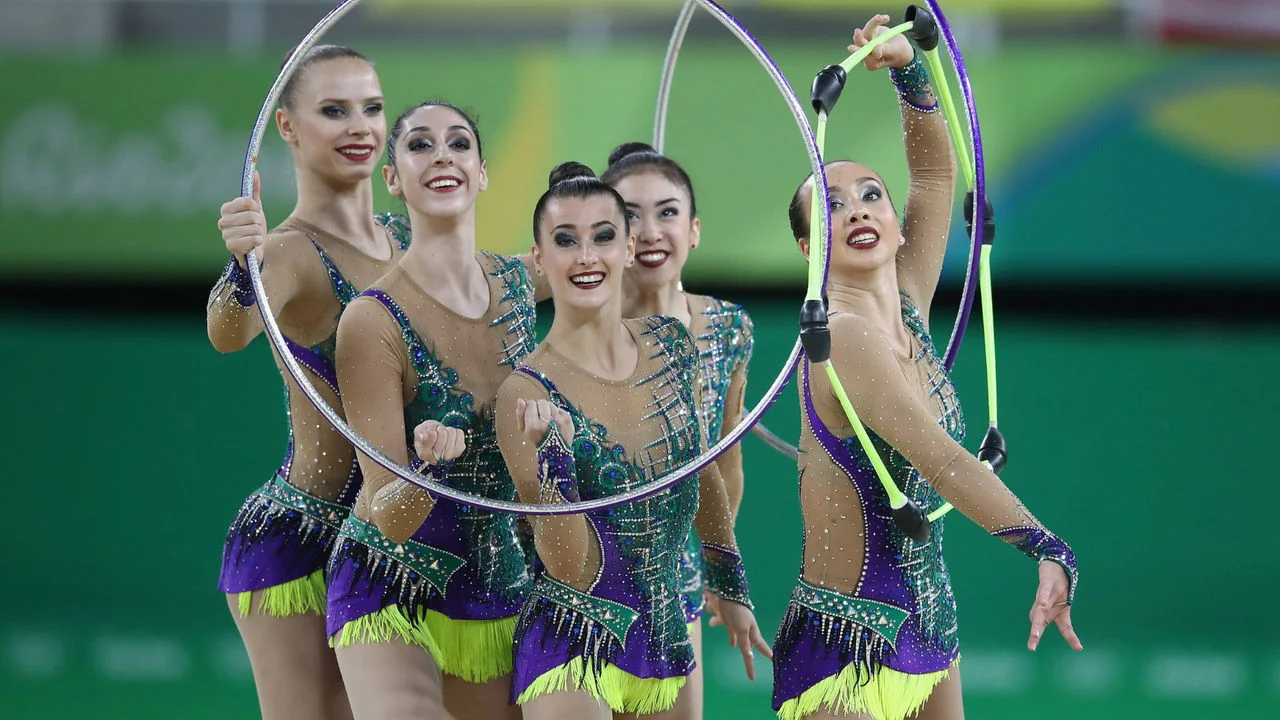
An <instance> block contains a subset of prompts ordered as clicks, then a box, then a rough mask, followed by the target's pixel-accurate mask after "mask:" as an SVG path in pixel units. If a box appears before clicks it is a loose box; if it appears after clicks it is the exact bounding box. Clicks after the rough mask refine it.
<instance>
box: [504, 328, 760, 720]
mask: <svg viewBox="0 0 1280 720" xmlns="http://www.w3.org/2000/svg"><path fill="white" fill-rule="evenodd" d="M625 325H626V327H627V329H628V331H629V332H630V334H631V336H632V337H633V338H634V340H635V342H636V345H637V349H638V354H639V360H638V363H637V366H636V368H635V370H634V372H633V373H632V374H631V376H630V377H629V378H627V379H625V380H621V381H609V380H605V379H602V378H599V377H596V376H594V375H591V374H590V373H588V372H586V371H585V370H583V369H582V368H581V367H579V366H578V365H576V364H575V363H574V362H573V361H571V360H569V359H568V358H567V357H566V356H565V355H564V354H562V353H561V352H560V351H559V350H558V349H557V348H555V347H554V346H553V345H552V344H550V343H548V342H544V343H543V344H542V345H541V346H540V347H539V348H538V350H537V351H535V352H534V353H533V354H532V355H531V356H529V358H527V359H526V361H525V363H524V365H523V366H522V367H521V368H520V369H519V370H518V371H517V372H515V373H513V374H512V375H511V377H510V378H508V379H507V381H506V382H505V383H503V386H502V390H501V391H500V393H499V400H498V413H499V414H498V431H499V443H500V445H501V447H502V451H503V456H504V457H505V458H506V459H507V463H508V465H509V466H510V467H511V468H512V474H513V476H515V477H516V479H517V486H518V487H519V488H521V498H522V499H523V500H525V501H526V502H564V501H565V500H572V499H576V498H581V499H590V498H598V497H604V496H609V495H614V494H617V493H618V492H622V491H625V490H627V489H630V488H634V487H637V486H639V485H641V484H643V483H646V482H649V481H650V480H653V479H655V478H657V477H660V476H663V475H665V474H667V473H668V472H670V471H672V470H674V469H676V468H678V467H680V466H681V465H683V464H685V463H686V462H687V461H689V460H691V459H692V458H694V457H696V456H697V455H698V454H699V453H700V451H701V448H702V443H703V438H704V435H703V433H704V432H705V431H704V430H703V429H702V428H701V427H700V424H699V419H698V413H697V408H698V404H697V392H698V388H697V383H698V380H697V354H696V349H695V347H694V345H693V343H692V339H691V337H690V336H689V333H688V331H687V330H686V329H685V328H684V326H683V325H682V324H681V323H680V322H679V321H678V320H675V319H673V318H665V317H653V318H645V319H640V320H627V321H625ZM520 399H525V400H539V399H550V400H551V401H552V402H553V403H555V404H556V405H558V406H559V407H561V408H562V409H564V410H566V411H567V412H568V413H569V415H570V416H571V417H572V419H573V426H574V437H573V439H572V447H571V448H570V447H568V446H566V445H565V442H564V439H563V437H562V436H561V435H560V433H559V432H558V431H554V430H553V431H549V432H548V433H547V435H546V438H545V439H544V440H543V441H542V442H541V443H539V444H538V445H537V447H534V445H533V444H532V443H530V442H527V441H526V440H525V438H524V436H523V434H522V433H521V432H520V431H519V429H518V426H517V422H516V419H515V417H516V412H517V411H516V407H517V401H518V400H520ZM704 472H705V474H706V476H707V481H705V482H702V481H700V480H699V479H696V478H689V479H687V480H685V481H683V482H681V483H678V484H677V485H675V486H674V487H672V488H670V489H668V490H666V491H664V492H661V493H658V494H656V495H654V496H651V497H649V498H645V499H642V500H637V501H634V502H631V503H627V504H625V505H622V506H618V507H615V508H612V509H609V510H604V511H593V512H589V513H586V514H585V515H580V516H571V517H573V518H585V521H586V527H587V528H588V531H587V536H588V537H590V538H592V539H591V540H589V541H588V549H587V557H586V558H583V557H581V556H574V551H573V550H570V549H566V545H565V541H564V540H563V539H562V538H563V537H564V536H562V535H560V534H558V533H559V532H560V531H559V530H558V529H557V527H555V524H556V523H558V522H559V521H558V520H547V519H544V518H542V517H538V518H535V519H534V523H535V525H534V529H535V535H536V536H537V542H538V552H539V555H540V556H541V557H542V559H543V560H544V562H545V563H546V566H547V569H546V571H545V572H544V573H543V574H541V575H540V576H539V577H538V579H537V580H536V583H535V586H534V590H533V594H532V596H531V598H530V599H529V601H528V603H527V604H526V605H525V607H524V610H523V611H522V613H521V615H520V623H519V625H518V627H517V630H516V657H515V676H514V681H513V688H512V692H513V695H514V696H515V699H516V702H517V703H524V702H528V701H529V700H531V699H533V698H535V697H538V696H541V695H544V694H547V693H551V692H555V691H557V690H562V689H566V688H571V687H578V688H581V689H582V690H584V691H586V692H588V693H591V694H592V695H593V696H595V697H596V698H598V699H599V700H601V701H602V702H604V703H606V704H607V705H609V706H610V707H611V708H612V709H613V710H614V711H615V712H636V713H640V714H647V713H654V712H659V711H661V710H664V709H667V708H669V707H671V706H672V705H673V704H674V703H675V701H676V697H677V695H678V693H679V690H680V688H681V687H682V686H683V684H684V679H685V676H686V675H688V673H689V672H690V671H691V670H692V666H693V649H692V646H691V644H690V642H689V636H688V629H687V626H686V624H685V619H684V613H683V609H682V603H681V598H680V577H679V559H680V553H681V550H682V549H683V546H684V544H685V540H686V538H687V537H688V535H689V531H690V527H691V525H693V524H695V523H696V525H697V527H698V529H699V532H700V534H701V536H702V541H703V546H702V549H703V551H704V553H706V554H707V556H708V558H709V569H708V573H707V584H708V587H709V588H710V589H711V590H712V591H713V592H715V593H716V594H717V595H720V596H721V597H724V598H727V599H730V600H736V601H739V602H743V603H744V604H745V603H748V599H747V587H746V576H745V571H744V570H743V567H742V562H741V558H740V557H739V556H738V554H737V550H736V544H735V542H734V539H733V532H732V527H731V524H732V520H731V518H730V517H729V510H728V502H727V498H726V495H725V493H724V488H723V483H722V482H721V481H720V480H719V478H718V477H714V476H715V475H718V472H719V471H718V469H716V468H715V466H714V465H711V466H709V468H708V469H707V470H706V471H704ZM534 488H536V489H534ZM695 513H696V516H695ZM557 567H558V568H569V567H572V568H574V569H575V570H576V571H577V572H579V573H580V574H581V577H573V578H570V577H563V576H559V577H558V576H557V572H561V573H562V572H563V571H556V570H555V568H557ZM584 567H585V568H586V570H585V571H584V570H582V568H584Z"/></svg>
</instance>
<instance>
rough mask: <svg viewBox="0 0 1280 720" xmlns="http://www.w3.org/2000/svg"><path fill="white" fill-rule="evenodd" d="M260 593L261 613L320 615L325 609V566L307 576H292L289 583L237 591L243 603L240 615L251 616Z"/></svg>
mask: <svg viewBox="0 0 1280 720" xmlns="http://www.w3.org/2000/svg"><path fill="white" fill-rule="evenodd" d="M254 593H258V596H259V597H260V598H261V602H259V603H258V614H260V615H270V616H271V617H292V616H294V615H319V616H320V617H324V613H325V606H326V601H325V585H324V570H317V571H315V572H313V573H311V574H310V575H308V576H306V577H300V578H298V579H297V580H290V581H289V582H287V583H281V584H279V585H272V586H271V587H269V588H263V589H261V590H251V591H249V592H242V593H236V602H237V603H239V606H240V608H239V609H240V617H249V613H250V612H251V611H252V610H253V594H254Z"/></svg>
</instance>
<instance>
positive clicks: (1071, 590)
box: [992, 527, 1080, 604]
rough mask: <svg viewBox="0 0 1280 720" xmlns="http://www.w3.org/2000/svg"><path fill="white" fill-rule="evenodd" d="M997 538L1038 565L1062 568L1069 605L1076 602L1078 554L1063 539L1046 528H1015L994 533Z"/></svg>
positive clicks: (1078, 578) (1078, 576)
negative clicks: (1052, 565) (1048, 564)
mask: <svg viewBox="0 0 1280 720" xmlns="http://www.w3.org/2000/svg"><path fill="white" fill-rule="evenodd" d="M992 534H993V535H995V536H996V537H998V538H1000V539H1001V540H1004V541H1005V542H1007V543H1009V544H1010V545H1013V546H1014V547H1015V548H1017V549H1018V550H1020V551H1021V552H1022V554H1024V555H1026V556H1027V557H1029V558H1031V559H1032V560H1035V561H1036V562H1037V563H1046V562H1052V563H1055V564H1057V565H1058V566H1059V567H1061V568H1062V570H1063V572H1065V573H1066V575H1067V584H1068V586H1069V587H1068V588H1067V604H1071V603H1072V602H1074V601H1075V597H1076V586H1077V585H1078V584H1079V581H1080V573H1079V571H1078V570H1077V568H1076V554H1075V552H1074V551H1072V549H1071V546H1070V545H1067V543H1066V542H1065V541H1063V540H1062V538H1060V537H1058V536H1057V535H1054V534H1053V533H1051V532H1049V531H1048V530H1047V529H1045V528H1038V527H1015V528H1008V529H1005V530H999V531H997V532H994V533H992Z"/></svg>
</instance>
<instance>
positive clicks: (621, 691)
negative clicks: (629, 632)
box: [516, 658, 686, 715]
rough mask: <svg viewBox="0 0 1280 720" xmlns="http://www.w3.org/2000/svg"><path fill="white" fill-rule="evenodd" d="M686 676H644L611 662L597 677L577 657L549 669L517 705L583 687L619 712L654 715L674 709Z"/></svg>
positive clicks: (534, 682) (528, 688)
mask: <svg viewBox="0 0 1280 720" xmlns="http://www.w3.org/2000/svg"><path fill="white" fill-rule="evenodd" d="M685 680H686V678H684V677H672V678H640V677H636V676H635V675H632V674H631V673H629V672H627V671H625V670H622V669H620V668H618V667H617V666H615V665H610V664H608V663H605V664H604V667H603V668H601V671H600V675H599V676H597V675H596V674H595V673H594V672H592V671H591V668H590V665H589V664H586V663H583V662H582V659H581V658H575V659H573V660H570V661H569V662H567V663H565V664H564V665H561V666H560V667H558V668H554V669H552V670H548V671H547V672H545V673H543V674H542V675H539V676H538V679H536V680H534V681H533V682H532V683H530V684H529V687H527V688H525V690H524V692H522V693H520V697H519V698H516V704H517V705H523V704H525V703H527V702H529V701H530V700H534V699H535V698H539V697H542V696H543V695H550V694H552V693H557V692H567V691H570V690H581V691H583V692H585V693H587V694H588V695H591V696H592V697H594V698H595V699H597V700H599V701H600V702H603V703H604V704H606V705H608V706H609V708H610V709H611V710H613V711H614V712H617V713H635V714H636V715H653V714H655V713H660V712H662V711H663V710H670V709H671V707H672V706H674V705H675V704H676V696H678V695H679V694H680V690H681V688H683V687H684V684H685Z"/></svg>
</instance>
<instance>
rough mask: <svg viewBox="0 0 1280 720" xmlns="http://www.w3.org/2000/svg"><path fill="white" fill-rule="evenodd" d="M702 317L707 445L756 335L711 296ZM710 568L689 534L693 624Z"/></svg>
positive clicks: (737, 311) (685, 580)
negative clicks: (730, 387)
mask: <svg viewBox="0 0 1280 720" xmlns="http://www.w3.org/2000/svg"><path fill="white" fill-rule="evenodd" d="M698 315H699V316H700V317H701V318H703V320H704V322H705V323H706V328H705V329H704V330H703V331H702V333H700V334H699V335H698V336H697V338H695V343H696V345H697V347H698V364H699V369H700V372H699V373H698V377H699V385H700V391H701V392H700V398H701V402H702V405H701V408H700V412H701V415H702V420H703V424H704V427H705V430H706V438H705V443H706V444H707V446H708V447H709V446H711V445H713V444H715V442H716V441H717V440H719V439H720V433H721V431H722V430H723V429H724V415H725V402H726V396H727V395H728V394H729V386H730V385H731V384H732V383H733V376H734V373H736V372H738V371H739V369H742V368H746V367H747V365H748V364H750V362H751V352H752V346H753V337H754V335H753V330H752V324H751V317H750V316H749V315H747V313H746V311H745V310H743V308H742V306H741V305H736V304H734V303H728V302H725V301H723V300H719V299H717V298H707V305H706V307H705V308H703V309H702V310H701V311H700V312H699V313H698ZM706 570H707V566H706V560H705V558H704V557H703V555H702V543H701V540H699V538H698V533H697V532H696V531H695V532H690V533H689V539H688V541H687V542H686V543H685V547H684V550H683V552H682V553H681V557H680V582H681V586H680V594H681V597H682V602H683V603H684V613H685V619H686V620H688V621H690V622H693V621H696V620H697V619H698V618H699V617H700V616H701V615H702V610H703V605H704V600H703V593H702V589H703V586H704V584H705V583H704V575H705V573H706Z"/></svg>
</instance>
